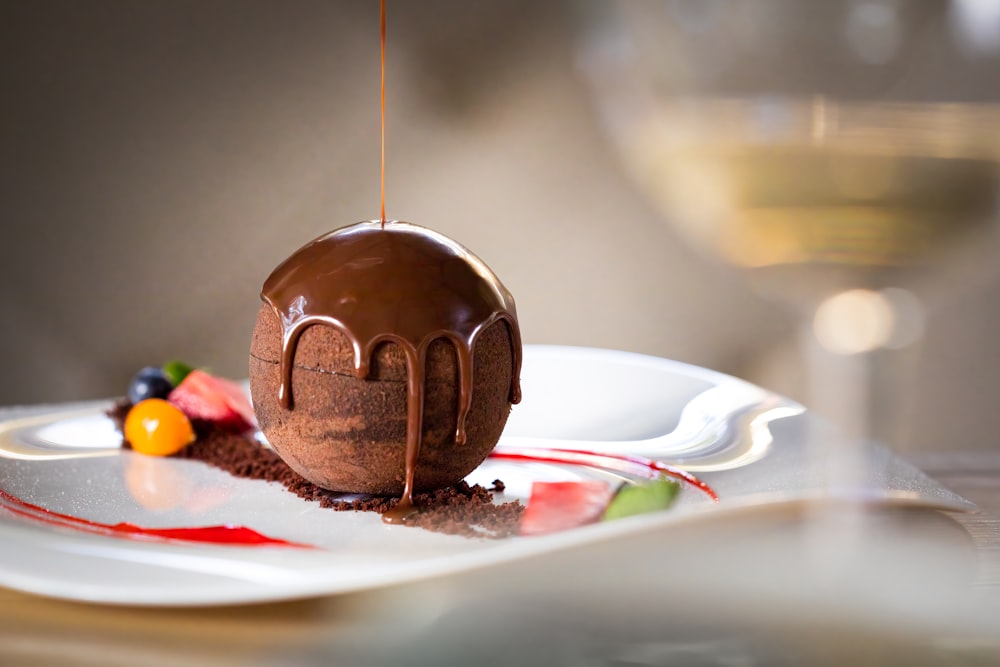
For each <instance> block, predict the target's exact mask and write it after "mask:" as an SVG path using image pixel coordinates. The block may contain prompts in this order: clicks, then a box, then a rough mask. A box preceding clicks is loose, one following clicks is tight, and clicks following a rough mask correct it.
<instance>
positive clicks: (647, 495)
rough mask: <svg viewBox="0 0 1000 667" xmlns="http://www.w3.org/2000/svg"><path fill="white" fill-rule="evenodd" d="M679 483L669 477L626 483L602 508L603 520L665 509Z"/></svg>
mask: <svg viewBox="0 0 1000 667" xmlns="http://www.w3.org/2000/svg"><path fill="white" fill-rule="evenodd" d="M679 489H680V484H678V483H677V482H675V481H673V480H670V479H662V480H657V481H655V482H648V483H642V484H626V485H625V486H623V487H622V488H621V489H620V490H619V491H618V493H617V494H616V495H615V497H614V499H612V501H611V503H610V504H609V505H608V508H607V509H606V510H604V517H603V519H602V520H603V521H613V520H615V519H621V518H623V517H626V516H632V515H633V514H645V513H646V512H656V511H658V510H662V509H666V508H668V507H670V505H671V504H672V503H673V502H674V498H675V497H677V491H678V490H679Z"/></svg>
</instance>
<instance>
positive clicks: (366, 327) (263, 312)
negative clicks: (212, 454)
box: [250, 222, 521, 500]
mask: <svg viewBox="0 0 1000 667" xmlns="http://www.w3.org/2000/svg"><path fill="white" fill-rule="evenodd" d="M261 297H262V299H263V301H264V303H263V305H262V306H261V308H260V311H259V313H258V317H257V323H256V326H255V328H254V333H253V340H252V343H251V348H250V388H251V394H252V396H253V402H254V409H255V410H256V412H257V418H258V421H259V422H260V426H261V429H262V430H263V432H264V434H265V435H266V436H267V438H268V441H269V442H270V443H271V445H272V446H273V447H274V449H275V451H277V452H278V454H279V455H280V456H281V457H282V459H284V461H285V462H286V463H287V464H288V465H289V466H290V467H291V468H293V469H294V470H295V471H297V472H298V473H299V474H301V475H302V476H303V477H305V478H306V479H308V480H309V481H311V482H313V483H315V484H318V485H320V486H322V487H324V488H328V489H331V490H335V491H344V492H352V493H371V494H380V495H390V494H392V495H399V494H403V495H404V500H406V499H408V495H409V493H411V492H412V491H414V490H429V489H434V488H439V487H443V486H449V485H452V484H455V483H457V482H458V481H460V480H461V479H462V478H463V477H465V476H466V475H468V474H469V473H470V472H471V471H472V470H474V469H475V468H476V467H477V466H478V465H479V464H480V463H482V461H483V460H484V459H485V458H486V457H487V456H488V455H489V453H490V451H491V450H492V449H493V447H494V446H495V445H496V442H497V440H499V438H500V434H501V432H502V431H503V428H504V425H505V424H506V421H507V416H508V414H509V412H510V406H511V403H512V402H517V400H518V394H519V389H518V384H519V382H518V376H519V370H520V357H521V344H520V334H519V331H518V324H517V316H516V312H515V308H514V301H513V298H512V297H511V295H510V293H509V292H508V291H507V290H506V289H505V288H504V287H503V285H502V284H501V283H500V281H499V280H498V279H497V278H496V276H495V275H494V274H493V273H492V271H490V270H489V268H488V267H487V266H486V265H485V264H484V263H483V262H482V261H481V260H479V259H478V258H477V257H476V256H475V255H473V254H472V253H471V252H469V251H468V250H467V249H465V248H464V247H462V246H461V245H459V244H458V243H456V242H455V241H452V240H451V239H448V238H447V237H445V236H442V235H440V234H437V233H435V232H432V231H430V230H428V229H425V228H423V227H419V226H417V225H412V224H408V223H402V222H386V223H384V225H383V224H382V223H380V222H363V223H358V224H356V225H352V226H350V227H345V228H343V229H339V230H336V231H334V232H331V233H330V234H327V235H326V236H323V237H320V238H319V239H316V240H315V241H313V242H311V243H309V244H307V245H306V246H304V247H303V248H301V249H300V250H298V251H297V252H295V253H294V254H293V255H292V256H291V257H289V258H288V259H287V260H285V262H283V263H282V264H281V265H280V266H278V268H276V269H275V270H274V272H273V273H272V274H271V276H270V277H269V278H268V280H267V281H266V282H265V284H264V288H263V290H262V293H261Z"/></svg>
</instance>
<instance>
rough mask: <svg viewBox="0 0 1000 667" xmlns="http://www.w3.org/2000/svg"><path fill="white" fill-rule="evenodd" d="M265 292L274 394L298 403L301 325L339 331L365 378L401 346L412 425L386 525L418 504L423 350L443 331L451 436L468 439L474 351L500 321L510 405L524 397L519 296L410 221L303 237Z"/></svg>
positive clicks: (289, 404) (286, 403)
mask: <svg viewBox="0 0 1000 667" xmlns="http://www.w3.org/2000/svg"><path fill="white" fill-rule="evenodd" d="M261 298H262V299H263V300H264V301H265V302H266V303H267V304H268V305H269V306H270V307H271V308H272V309H273V310H274V312H275V314H276V315H277V317H278V321H279V322H280V325H281V331H282V339H281V359H280V364H279V378H280V384H279V389H278V400H279V403H280V404H281V406H282V407H283V408H285V409H289V410H291V409H294V405H295V397H294V396H292V384H291V374H292V366H293V361H294V358H295V348H296V344H297V342H298V340H299V337H300V336H301V335H302V332H303V331H304V330H305V329H306V328H307V327H309V326H312V325H316V324H320V325H325V326H331V327H334V328H335V329H337V330H338V331H340V332H341V333H342V334H343V335H344V336H345V337H346V338H347V339H348V341H349V342H350V344H351V346H352V347H353V351H354V371H355V375H356V376H357V377H359V378H366V377H367V376H368V371H369V367H370V364H371V360H372V355H373V353H374V351H375V348H376V347H377V346H378V345H379V344H381V343H385V342H391V343H395V344H397V345H399V346H400V348H401V349H402V351H403V353H404V355H405V358H406V367H407V423H406V453H405V478H404V479H405V481H404V489H403V497H402V500H401V502H400V503H399V504H398V505H397V506H396V509H395V511H393V512H391V513H389V514H388V515H386V520H387V521H388V522H390V523H391V522H396V521H400V520H402V519H403V518H405V516H406V514H407V513H409V512H410V511H412V498H413V476H414V471H415V469H416V466H417V461H418V458H419V455H420V445H421V432H422V422H423V405H424V386H425V367H424V363H425V357H426V353H427V348H428V347H429V346H430V344H431V343H432V342H433V341H435V340H437V339H439V338H444V339H446V340H449V341H451V343H452V344H453V346H454V349H455V358H456V363H457V368H458V388H459V391H458V405H457V406H456V409H457V426H456V429H455V442H456V443H458V444H462V443H464V442H465V418H466V415H467V414H468V412H469V409H470V408H471V406H472V387H473V368H472V364H473V348H474V346H475V343H476V338H477V336H478V335H479V334H480V333H481V332H482V331H484V330H485V329H487V328H488V327H489V326H490V325H491V324H493V323H495V322H497V321H499V320H502V321H504V322H505V323H506V324H507V326H508V328H509V330H510V338H511V345H512V350H511V351H512V354H511V358H512V361H513V368H512V376H511V378H512V380H511V386H510V402H511V403H517V402H519V401H520V380H519V378H520V366H521V356H520V355H521V340H520V332H519V328H518V322H517V313H516V310H515V307H514V299H513V297H512V296H511V294H510V292H508V291H507V289H506V288H505V287H504V286H503V284H502V283H501V282H500V280H499V279H498V278H497V277H496V275H494V274H493V272H492V271H491V270H490V269H489V267H487V266H486V264H484V263H483V262H482V260H480V259H479V258H478V257H476V256H475V255H473V254H472V253H471V252H470V251H469V250H467V249H466V248H464V247H463V246H461V245H460V244H458V243H457V242H455V241H453V240H451V239H449V238H448V237H446V236H443V235H441V234H438V233H437V232H434V231H431V230H429V229H426V228H424V227H420V226H418V225H413V224H410V223H406V222H398V221H389V222H385V223H382V222H381V221H370V222H360V223H357V224H355V225H351V226H350V227H344V228H342V229H338V230H336V231H334V232H331V233H329V234H327V235H325V236H322V237H320V238H318V239H316V240H315V241H313V242H311V243H309V244H307V245H306V246H304V247H303V248H301V249H300V250H298V251H297V252H296V253H294V254H293V255H292V256H291V257H289V258H288V259H286V260H285V261H284V262H283V263H282V264H281V265H279V266H278V268H276V269H275V270H274V272H273V273H272V274H271V276H270V277H269V278H268V279H267V281H266V282H265V283H264V288H263V290H262V292H261Z"/></svg>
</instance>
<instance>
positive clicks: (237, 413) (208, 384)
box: [167, 369, 257, 433]
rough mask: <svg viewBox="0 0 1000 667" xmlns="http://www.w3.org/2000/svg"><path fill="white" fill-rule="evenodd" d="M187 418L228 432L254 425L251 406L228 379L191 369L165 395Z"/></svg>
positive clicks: (243, 394) (236, 386) (254, 418)
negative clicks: (202, 420) (168, 394)
mask: <svg viewBox="0 0 1000 667" xmlns="http://www.w3.org/2000/svg"><path fill="white" fill-rule="evenodd" d="M167 400H169V401H170V402H171V403H173V404H174V405H176V406H177V407H178V408H180V409H181V411H182V412H183V413H184V414H186V415H187V416H188V417H189V418H190V419H204V420H207V421H210V422H213V423H214V424H215V425H216V426H218V427H219V428H222V429H226V430H228V431H235V432H238V433H239V432H243V431H248V430H250V429H251V428H255V427H256V425H257V418H256V417H255V416H254V413H253V406H252V405H250V401H249V399H247V396H246V394H245V393H244V392H243V389H242V388H241V387H240V386H239V385H238V384H236V383H235V382H233V381H231V380H226V379H224V378H220V377H215V376H214V375H209V374H208V373H206V372H205V371H202V370H197V369H196V370H193V371H191V372H190V373H189V374H188V376H187V377H186V378H184V381H183V382H181V383H180V384H179V385H177V386H176V387H175V388H174V390H173V391H171V392H170V396H169V397H168V398H167Z"/></svg>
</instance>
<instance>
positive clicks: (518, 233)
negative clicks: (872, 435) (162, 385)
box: [0, 0, 1000, 451]
mask: <svg viewBox="0 0 1000 667" xmlns="http://www.w3.org/2000/svg"><path fill="white" fill-rule="evenodd" d="M715 4H717V3H715ZM803 4H804V5H805V6H808V7H809V8H810V9H809V10H805V9H804V10H803V11H811V10H813V8H815V7H818V6H820V3H816V5H813V4H812V3H808V4H807V5H806V3H803ZM854 4H856V5H858V6H861V5H872V6H876V5H885V6H888V7H897V6H906V5H907V4H908V3H905V2H904V3H899V2H889V3H878V2H875V3H872V2H869V3H860V2H859V3H854ZM910 4H916V3H910ZM919 4H920V5H921V7H922V8H923V10H924V11H927V12H932V13H933V12H949V11H953V8H952V5H953V4H954V3H951V2H949V1H948V0H940V1H939V2H924V3H919ZM987 4H989V3H987ZM577 9H578V7H574V6H573V5H571V4H568V3H555V2H553V3H538V2H528V1H526V0H508V1H505V2H499V1H497V2H477V3H468V2H461V1H459V0H424V1H422V2H419V3H417V2H390V3H389V18H388V37H389V38H388V47H387V56H386V58H387V65H386V67H387V90H386V98H387V107H388V109H387V113H388V119H387V148H386V155H387V167H386V169H387V173H386V187H387V203H386V205H387V214H388V216H389V217H390V218H398V219H403V220H408V221H412V222H416V223H419V224H423V225H425V226H430V227H433V228H435V229H437V230H439V231H441V232H444V233H446V234H448V235H450V236H452V237H454V238H455V239H457V240H459V241H460V242H462V243H464V244H465V245H467V246H468V247H470V248H471V249H473V251H475V252H476V253H477V254H479V255H480V256H481V257H482V258H483V259H484V260H485V261H486V262H487V263H488V264H490V265H491V266H492V267H493V269H494V270H495V271H496V272H497V274H498V275H499V276H500V277H501V279H502V280H503V281H504V282H505V283H506V285H507V286H508V287H509V288H510V289H511V291H512V292H513V293H514V295H515V297H516V299H517V304H518V310H519V314H520V318H521V324H522V330H523V335H524V340H525V342H527V343H557V344H569V345H588V346H598V347H610V348H619V349H625V350H632V351H636V352H643V353H649V354H654V355H659V356H664V357H669V358H673V359H678V360H682V361H686V362H690V363H694V364H698V365H704V366H708V367H711V368H714V369H718V370H721V371H725V372H728V373H732V374H735V375H738V376H741V377H744V378H747V379H749V380H751V381H754V382H757V383H759V384H762V385H765V386H767V387H769V388H772V389H775V390H777V391H780V392H783V393H786V394H789V395H791V396H793V397H802V396H804V391H805V390H804V383H803V372H802V368H801V363H800V362H799V355H798V352H797V351H796V350H797V338H798V337H799V329H798V325H797V324H796V318H795V317H794V313H792V312H791V311H789V310H787V309H785V308H784V307H782V306H779V305H778V304H776V303H775V302H773V301H771V300H770V299H766V298H763V297H762V296H760V295H759V293H758V292H756V291H754V290H753V289H752V288H751V286H750V285H749V284H748V281H747V280H746V278H745V276H744V275H742V274H740V273H738V272H737V271H736V270H734V269H731V268H726V267H724V266H723V265H722V264H721V263H719V262H716V261H714V260H713V259H711V258H709V257H707V256H703V255H702V254H700V253H698V252H696V251H695V250H693V249H692V248H691V247H690V246H689V245H688V244H687V243H685V242H684V241H683V240H682V239H681V238H680V237H679V236H678V235H677V233H676V231H675V230H674V229H673V228H671V227H670V226H668V225H667V224H664V219H663V218H664V216H663V214H662V212H661V211H659V210H657V209H656V208H654V206H653V204H651V203H650V201H649V199H648V197H647V196H646V195H644V193H643V192H641V191H640V189H639V188H638V187H637V186H636V185H635V184H634V183H633V180H632V179H631V178H629V176H628V174H627V172H626V169H625V167H624V166H623V163H622V161H621V159H620V157H619V154H618V153H617V152H616V150H615V149H614V147H613V146H612V142H611V140H610V138H609V135H608V133H607V132H606V131H605V130H604V127H603V125H602V120H601V116H600V114H599V112H598V108H597V105H596V104H595V100H594V96H593V94H592V93H591V91H590V89H589V88H588V84H587V82H586V80H585V79H586V77H585V69H586V67H587V65H588V63H587V57H586V56H585V55H582V54H581V44H582V37H581V35H583V36H585V34H586V31H585V30H581V28H580V20H581V16H580V13H579V11H577ZM878 16H879V14H878V11H876V12H875V13H874V14H872V13H871V12H868V13H867V14H866V13H864V12H862V15H861V17H862V19H863V20H862V21H861V24H860V26H861V27H860V28H858V27H857V26H854V27H851V26H848V28H849V29H850V30H854V31H855V32H857V31H858V30H861V33H858V34H861V35H862V38H859V39H862V42H861V43H862V44H865V43H867V42H864V39H863V38H864V35H865V34H867V33H864V30H867V29H869V28H870V27H871V25H875V26H876V28H877V27H878V20H877V19H878ZM865 17H867V18H865ZM997 20H1000V19H998V16H997V14H996V13H995V12H994V13H993V14H992V18H990V17H987V18H986V19H983V20H982V21H980V23H979V24H974V25H973V28H975V25H979V26H980V32H982V30H985V29H986V28H988V27H989V26H990V25H993V24H994V23H997ZM837 21H838V19H837V18H836V17H832V16H831V18H830V30H831V34H841V32H839V31H841V30H842V29H848V28H843V26H842V25H841V24H840V23H838V22H837ZM873 21H874V23H873ZM855 22H857V20H855ZM945 24H946V25H952V26H958V27H961V24H960V23H955V22H954V21H952V22H950V23H947V22H946V23H945ZM984 26H985V27H984ZM998 31H1000V24H998ZM984 34H986V36H987V37H989V34H987V33H984ZM994 36H995V33H994ZM897 37H898V36H897ZM938 37H939V39H935V40H934V41H932V42H930V43H931V44H932V45H936V46H934V48H932V49H931V50H930V51H926V50H924V51H921V50H919V49H918V50H913V51H907V50H905V49H904V50H902V51H901V52H900V55H899V57H900V58H906V59H917V60H920V59H923V60H924V61H925V62H930V63H932V64H933V66H934V67H936V68H947V67H949V63H952V64H955V65H956V66H957V65H960V64H961V65H963V68H962V71H964V72H966V75H965V78H964V79H963V80H962V83H963V90H964V91H972V94H973V96H974V93H975V92H976V91H977V90H981V91H984V92H991V91H992V88H993V87H995V86H996V83H997V79H996V78H995V76H994V77H992V78H991V77H990V76H989V73H990V71H991V70H989V69H987V68H983V67H978V66H976V67H966V65H969V63H970V62H971V63H973V64H975V62H978V61H979V60H982V59H983V58H986V56H984V55H983V54H982V53H975V52H970V51H968V50H962V49H960V48H949V47H948V46H947V44H948V35H946V34H942V35H939V36H938ZM924 44H925V45H926V44H927V42H924ZM939 47H940V48H939ZM772 51H773V53H771V52H769V56H768V57H769V58H785V60H784V62H789V63H792V64H794V58H789V53H794V51H791V52H782V51H781V49H778V48H775V49H772ZM862 52H863V53H862V55H864V49H863V48H862ZM987 55H989V54H987ZM869 57H871V58H875V59H876V60H877V59H878V58H879V57H880V56H879V52H877V50H876V52H875V55H871V54H869ZM990 57H992V56H990ZM766 62H772V61H766ZM773 62H779V61H776V60H775V61H773ZM722 66H724V65H722ZM824 66H825V64H824ZM793 69H794V68H793ZM956 69H957V67H956ZM880 72H881V73H882V74H885V72H886V70H880ZM889 73H890V74H892V71H890V72H889ZM896 74H898V72H897V73H896ZM893 77H894V78H893V80H894V81H895V80H897V79H898V76H896V75H893ZM864 83H865V85H866V86H868V87H869V88H870V90H868V92H869V93H877V91H878V89H879V88H878V87H879V86H880V85H884V84H885V81H884V77H873V78H871V79H869V80H866V81H865V82H864ZM0 84H2V91H3V92H2V93H0V95H2V103H0V225H2V227H0V229H2V232H0V253H2V261H0V304H2V315H0V343H2V344H0V358H2V364H3V365H2V373H0V377H2V380H0V404H2V405H6V404H24V403H34V402H46V401H66V400H77V399H87V398H100V397H106V396H112V395H120V394H122V393H124V391H125V388H126V386H127V383H128V381H129V378H130V377H131V375H132V374H133V373H134V372H135V371H136V370H137V369H138V368H140V367H141V366H144V365H149V364H159V363H161V362H162V361H164V360H166V359H168V358H174V357H176V358H182V359H184V360H187V361H189V362H191V363H194V364H199V365H205V366H209V367H211V368H212V369H213V370H215V371H217V372H219V373H222V374H225V375H228V376H233V377H243V376H245V375H246V358H247V350H248V345H249V335H250V331H251V329H252V326H253V320H254V317H255V314H256V311H257V308H258V304H259V290H260V286H261V284H262V282H263V280H264V278H266V276H267V275H268V273H269V272H270V271H271V269H272V268H273V267H274V266H275V265H276V264H277V263H278V262H280V261H281V260H282V259H283V258H284V257H286V256H287V255H288V254H289V253H291V252H292V251H293V250H295V249H296V248H298V247H299V246H301V245H302V244H303V243H305V242H306V241H308V240H310V239H312V238H314V237H316V236H318V235H320V234H322V233H324V232H326V231H329V230H330V229H333V228H335V227H339V226H342V225H346V224H350V223H353V222H356V221H359V220H363V219H371V218H375V217H377V216H378V212H379V107H378V100H379V97H378V95H379V88H378V87H379V58H378V3H377V2H375V1H374V0H371V1H369V2H325V1H319V0H294V1H290V2H282V3H277V2H263V1H259V0H207V1H203V0H198V1H177V0H172V1H170V2H165V1H151V0H148V1H145V2H141V3H140V2H125V1H123V0H119V1H108V0H90V1H88V2H86V3H79V2H55V1H51V0H44V1H38V2H27V1H9V0H4V1H3V2H0ZM959 268H961V267H959ZM959 273H960V274H961V279H960V282H961V289H946V290H941V291H940V294H939V295H938V296H937V297H936V298H934V299H931V300H930V301H928V302H927V303H926V321H925V326H924V334H925V335H924V339H923V342H922V344H921V345H920V346H919V347H917V348H914V349H913V350H910V356H911V357H918V358H919V362H920V364H919V366H916V367H915V370H913V372H912V374H911V375H910V376H909V377H908V379H907V382H906V384H905V387H906V389H907V391H908V393H907V396H906V398H907V399H908V401H909V406H910V407H909V410H908V412H907V414H908V415H909V417H908V420H907V422H906V435H905V436H900V438H901V442H905V449H909V450H917V451H935V450H942V449H949V448H955V449H977V448H978V449H985V448H992V447H994V446H996V436H995V434H996V433H997V432H1000V410H997V409H996V407H995V403H996V401H997V397H998V396H1000V352H998V351H997V348H996V346H995V338H996V332H997V331H998V326H1000V262H997V261H992V260H990V259H987V261H980V262H977V264H976V265H975V268H974V270H973V269H971V268H970V269H969V270H967V271H959Z"/></svg>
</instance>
